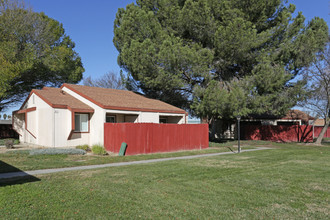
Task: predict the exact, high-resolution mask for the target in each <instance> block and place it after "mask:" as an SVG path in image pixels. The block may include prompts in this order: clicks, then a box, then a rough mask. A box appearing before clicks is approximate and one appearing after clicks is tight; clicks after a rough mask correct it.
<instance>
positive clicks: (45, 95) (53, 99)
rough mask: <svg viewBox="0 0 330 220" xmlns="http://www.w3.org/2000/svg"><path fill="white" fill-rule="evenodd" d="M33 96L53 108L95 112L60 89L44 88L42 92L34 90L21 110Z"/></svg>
mask: <svg viewBox="0 0 330 220" xmlns="http://www.w3.org/2000/svg"><path fill="white" fill-rule="evenodd" d="M32 94H36V95H37V96H38V97H39V98H41V99H42V100H43V101H44V102H46V103H47V104H48V105H50V106H51V107H53V108H67V109H70V110H74V111H81V112H93V111H94V110H93V108H91V107H90V106H88V105H86V104H85V103H83V102H81V101H79V100H78V99H76V98H74V97H73V96H71V95H69V94H68V93H66V92H64V91H63V90H61V89H60V88H51V87H44V88H43V89H41V90H39V89H33V90H32V91H31V93H30V95H29V96H28V97H27V99H26V100H25V102H24V103H23V105H22V107H21V108H20V109H22V108H23V106H24V105H25V103H26V102H27V101H28V100H29V98H30V97H31V95H32Z"/></svg>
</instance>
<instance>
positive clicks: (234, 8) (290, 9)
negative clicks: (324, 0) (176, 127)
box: [113, 0, 328, 118]
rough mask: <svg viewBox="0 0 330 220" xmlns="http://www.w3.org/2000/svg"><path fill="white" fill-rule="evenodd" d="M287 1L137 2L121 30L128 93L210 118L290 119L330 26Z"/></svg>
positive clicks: (120, 19)
mask: <svg viewBox="0 0 330 220" xmlns="http://www.w3.org/2000/svg"><path fill="white" fill-rule="evenodd" d="M294 11H295V6H294V5H292V4H288V3H287V2H286V1H282V0H179V1H178V0H137V2H136V4H130V5H127V7H126V9H122V8H121V9H119V10H118V12H117V15H116V20H115V27H114V34H115V36H114V39H113V42H114V45H115V46H116V48H117V49H118V51H119V56H118V63H119V65H120V66H121V67H122V68H123V69H124V70H125V71H126V72H127V73H128V76H127V78H126V84H127V87H128V88H129V89H131V90H139V91H142V92H143V93H145V94H146V95H147V96H149V97H152V98H158V99H161V100H164V101H166V102H169V103H172V104H174V105H176V106H179V107H184V108H187V109H190V110H191V112H192V113H194V114H196V115H198V116H201V117H208V118H233V117H235V116H236V115H238V114H240V115H242V116H244V115H248V114H251V113H255V114H258V113H259V114H261V113H269V114H276V115H277V114H283V113H284V112H286V111H287V110H288V109H289V108H291V107H292V106H294V105H295V104H296V102H297V100H298V99H299V98H300V93H301V90H302V88H303V86H304V82H303V81H299V80H297V76H298V75H299V74H300V73H301V70H302V68H303V67H305V66H308V65H309V64H310V63H311V62H312V61H313V59H314V58H315V54H316V52H318V51H320V50H322V48H323V47H324V45H325V43H326V41H327V38H328V27H327V24H326V22H325V21H324V20H323V19H321V18H318V17H315V18H313V19H312V20H311V21H309V22H308V23H306V22H305V17H304V16H303V15H302V13H300V12H299V13H298V15H297V16H296V17H293V15H292V14H293V13H294Z"/></svg>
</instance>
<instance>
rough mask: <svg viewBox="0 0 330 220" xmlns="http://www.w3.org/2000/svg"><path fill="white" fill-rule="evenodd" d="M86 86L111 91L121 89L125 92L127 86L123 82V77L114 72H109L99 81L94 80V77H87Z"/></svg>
mask: <svg viewBox="0 0 330 220" xmlns="http://www.w3.org/2000/svg"><path fill="white" fill-rule="evenodd" d="M83 83H84V85H85V86H94V87H102V88H110V89H121V90H125V89H126V88H125V85H124V83H123V81H122V78H121V75H118V74H116V73H114V72H111V71H110V72H108V73H106V74H104V75H103V76H101V77H100V78H98V79H92V77H90V76H89V77H87V78H85V79H84V82H83Z"/></svg>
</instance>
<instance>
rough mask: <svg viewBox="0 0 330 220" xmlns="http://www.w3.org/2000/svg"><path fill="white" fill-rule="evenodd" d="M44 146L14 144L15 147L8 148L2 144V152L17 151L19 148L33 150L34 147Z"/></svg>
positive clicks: (0, 150)
mask: <svg viewBox="0 0 330 220" xmlns="http://www.w3.org/2000/svg"><path fill="white" fill-rule="evenodd" d="M40 148H44V147H40V146H28V145H14V148H12V149H7V148H6V147H5V146H0V154H4V153H7V152H11V151H17V150H32V149H40Z"/></svg>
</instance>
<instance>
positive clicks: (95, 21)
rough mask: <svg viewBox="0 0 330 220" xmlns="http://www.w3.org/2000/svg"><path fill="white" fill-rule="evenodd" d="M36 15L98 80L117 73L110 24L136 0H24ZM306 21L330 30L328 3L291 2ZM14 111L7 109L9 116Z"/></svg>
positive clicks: (323, 0) (324, 0) (325, 0)
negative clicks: (316, 20)
mask: <svg viewBox="0 0 330 220" xmlns="http://www.w3.org/2000/svg"><path fill="white" fill-rule="evenodd" d="M25 1H26V3H27V5H28V6H30V7H31V8H32V9H33V10H34V11H36V12H45V14H46V15H47V16H49V17H51V18H54V19H56V20H58V21H59V22H61V23H62V24H63V26H64V29H65V31H66V34H67V35H69V36H70V37H71V39H72V40H73V41H74V42H75V43H76V48H75V50H76V51H77V52H78V53H79V55H80V56H81V58H82V62H83V65H84V68H85V73H84V77H88V76H92V77H94V78H95V77H99V76H101V75H103V74H105V73H107V72H109V71H114V72H117V73H119V71H120V67H119V66H118V64H117V56H118V52H117V50H116V48H115V46H114V45H113V43H112V39H113V23H114V20H115V17H116V12H117V10H118V8H125V7H126V5H128V4H131V3H133V2H135V0H94V1H87V0H25ZM289 2H290V3H293V4H295V5H296V10H297V11H302V12H303V14H304V15H305V17H306V18H307V20H310V19H311V18H313V17H315V16H318V17H321V18H323V19H325V20H326V22H327V23H328V25H329V26H330V15H329V13H330V2H329V1H328V0H290V1H289ZM17 108H19V105H18V106H17V107H15V108H12V109H9V111H8V112H11V111H12V110H14V109H17Z"/></svg>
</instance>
